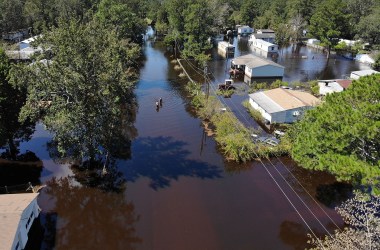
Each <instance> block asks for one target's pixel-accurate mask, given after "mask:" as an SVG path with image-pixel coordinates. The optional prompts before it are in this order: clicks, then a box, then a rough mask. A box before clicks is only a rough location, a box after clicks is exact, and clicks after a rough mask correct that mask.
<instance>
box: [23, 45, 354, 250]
mask: <svg viewBox="0 0 380 250" xmlns="http://www.w3.org/2000/svg"><path fill="white" fill-rule="evenodd" d="M236 42H237V40H236ZM239 46H240V47H239V48H240V49H241V50H240V51H239V53H244V46H245V45H244V41H243V43H242V44H241V45H239ZM246 49H247V48H246ZM246 51H247V50H246ZM289 51H291V49H290V48H289V49H287V50H285V51H284V57H280V58H279V59H278V60H279V63H281V62H284V63H285V64H287V65H289V68H287V70H286V77H285V79H284V80H288V81H292V80H296V79H297V80H304V79H306V78H307V79H311V78H314V77H316V76H317V75H318V76H320V75H324V76H326V77H329V78H330V77H331V78H332V77H340V76H339V75H340V74H346V73H347V72H346V71H347V70H353V69H358V68H360V65H357V64H356V63H354V62H352V61H345V60H343V59H342V60H340V59H339V60H337V62H336V64H335V65H338V66H339V68H335V67H333V65H332V64H331V61H330V62H329V63H328V64H327V68H326V63H323V62H324V61H325V60H324V59H322V57H323V55H322V54H320V53H319V52H317V51H313V50H310V49H307V48H301V50H300V52H299V53H301V54H303V53H304V54H307V55H308V56H309V57H310V55H312V54H313V55H315V57H317V56H318V57H321V59H320V61H321V62H320V64H316V63H315V61H317V60H316V59H314V61H313V62H311V61H310V60H311V59H310V60H309V59H293V58H291V54H290V52H289ZM145 55H146V62H145V64H144V66H143V68H142V69H141V77H140V81H139V82H138V84H137V87H136V95H137V101H138V104H139V108H138V113H137V116H136V122H135V127H136V129H137V133H138V135H137V137H136V138H135V140H133V142H132V148H131V159H129V160H117V161H116V163H115V169H114V170H113V171H111V173H112V174H115V176H116V175H118V177H120V178H121V179H122V181H121V182H120V183H118V185H119V186H120V189H118V190H121V191H120V192H106V191H102V190H101V189H99V188H97V187H96V186H94V187H91V186H84V185H82V184H80V183H79V182H78V181H76V179H72V178H70V177H69V176H72V175H74V174H75V173H78V172H75V169H72V168H71V167H69V165H67V164H64V162H60V164H58V163H57V162H54V161H53V160H52V159H51V157H50V156H49V154H48V152H47V150H46V143H47V142H48V141H49V140H50V138H51V135H50V134H49V133H48V132H46V131H45V130H44V128H43V126H42V125H41V124H38V125H37V129H36V132H35V134H34V136H33V139H32V140H31V141H30V142H27V143H23V144H21V146H20V151H21V152H24V151H26V150H30V151H33V152H34V153H35V154H36V156H37V157H38V158H39V159H40V160H41V161H42V162H43V167H44V168H43V170H42V173H41V178H40V181H41V182H42V183H43V184H46V185H47V187H46V188H44V189H43V190H42V192H41V195H40V196H39V200H38V201H39V204H40V206H41V209H42V212H41V216H40V222H41V224H42V228H39V229H35V231H36V232H39V233H40V235H42V236H41V237H40V238H38V240H31V243H29V249H52V248H54V249H146V250H148V249H157V250H161V249H162V250H178V249H210V250H213V249H226V250H227V249H304V248H305V247H307V243H306V242H307V236H306V235H307V234H308V233H312V232H313V233H315V234H317V235H322V234H326V233H327V232H326V230H328V231H329V232H332V231H333V230H334V229H336V228H337V227H336V226H338V227H342V226H343V222H342V220H341V219H340V217H339V216H338V215H337V214H336V212H335V211H334V209H333V207H334V205H336V204H337V202H339V201H340V200H341V199H343V198H344V197H342V196H341V195H340V194H341V193H346V191H347V187H345V186H344V185H341V184H338V183H336V182H335V179H334V178H333V177H332V176H330V175H327V174H325V173H313V172H310V171H306V170H303V169H301V168H298V167H297V166H296V164H295V163H294V162H293V161H292V160H290V159H289V158H274V159H271V160H270V161H263V162H252V163H247V164H242V165H238V164H233V163H229V162H226V161H225V160H224V158H223V156H222V155H221V153H220V152H219V151H218V149H217V145H216V143H215V141H214V139H213V138H211V137H207V136H206V137H205V136H204V130H203V128H202V124H201V121H200V120H199V119H198V118H196V117H195V116H194V115H193V114H192V113H191V112H190V108H189V106H188V104H187V100H186V93H185V92H184V91H183V84H184V82H186V81H181V80H179V77H178V72H176V71H175V70H174V64H172V63H171V62H170V61H171V60H172V59H173V58H171V57H170V56H169V54H168V53H167V52H166V49H165V48H164V47H162V46H160V45H159V44H158V43H156V44H154V43H152V42H149V41H148V42H147V44H146V47H145ZM225 63H226V60H225V59H224V60H223V59H219V60H218V58H216V59H215V61H214V62H212V63H211V64H210V70H212V71H213V73H214V74H215V81H216V82H217V81H218V80H222V79H224V77H225V75H224V74H225V71H224V68H225ZM308 65H309V66H308ZM287 67H288V66H287ZM218 69H219V70H218ZM160 97H161V98H162V99H163V104H162V107H160V109H159V110H156V107H155V101H156V100H158V99H159V98H160ZM239 98H241V99H244V96H243V95H241V96H240V97H239ZM126 150H127V149H126ZM112 174H109V175H108V176H110V178H111V177H112V178H113V177H114V176H112ZM54 177H55V178H54ZM297 179H298V180H299V182H298V181H297ZM125 181H126V182H125ZM125 184H126V185H125ZM289 201H290V202H289ZM301 217H302V218H301ZM334 223H336V225H334ZM311 230H312V231H311ZM36 234H37V233H36Z"/></svg>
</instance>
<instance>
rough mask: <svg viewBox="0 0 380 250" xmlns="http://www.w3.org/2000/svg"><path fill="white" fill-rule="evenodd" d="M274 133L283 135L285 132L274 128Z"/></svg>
mask: <svg viewBox="0 0 380 250" xmlns="http://www.w3.org/2000/svg"><path fill="white" fill-rule="evenodd" d="M274 134H275V135H276V136H284V135H285V132H283V131H281V130H275V131H274Z"/></svg>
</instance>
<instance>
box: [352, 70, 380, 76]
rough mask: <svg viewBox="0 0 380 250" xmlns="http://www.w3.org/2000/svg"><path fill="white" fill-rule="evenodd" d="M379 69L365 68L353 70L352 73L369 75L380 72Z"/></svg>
mask: <svg viewBox="0 0 380 250" xmlns="http://www.w3.org/2000/svg"><path fill="white" fill-rule="evenodd" d="M378 73H380V72H379V71H376V70H373V69H365V70H358V71H352V72H351V74H355V75H358V76H367V75H372V74H378Z"/></svg>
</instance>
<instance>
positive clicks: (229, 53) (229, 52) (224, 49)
mask: <svg viewBox="0 0 380 250" xmlns="http://www.w3.org/2000/svg"><path fill="white" fill-rule="evenodd" d="M218 53H219V54H220V55H222V56H224V57H233V56H234V54H235V46H233V45H232V44H229V43H228V42H225V41H222V42H218Z"/></svg>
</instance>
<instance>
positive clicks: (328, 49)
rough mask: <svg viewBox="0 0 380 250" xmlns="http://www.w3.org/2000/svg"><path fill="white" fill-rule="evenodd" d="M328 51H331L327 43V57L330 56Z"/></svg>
mask: <svg viewBox="0 0 380 250" xmlns="http://www.w3.org/2000/svg"><path fill="white" fill-rule="evenodd" d="M330 51H331V46H330V45H329V46H328V47H327V59H328V58H330Z"/></svg>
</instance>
